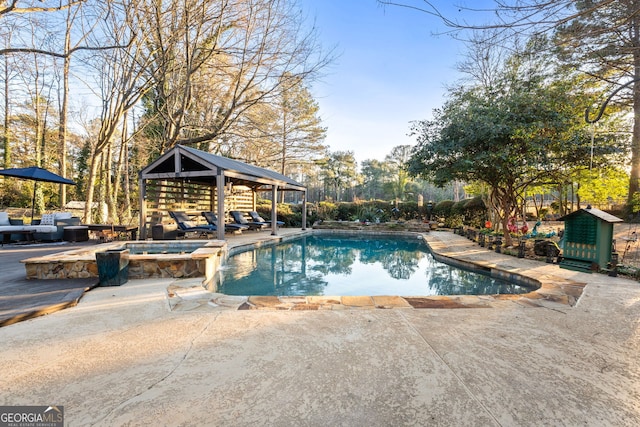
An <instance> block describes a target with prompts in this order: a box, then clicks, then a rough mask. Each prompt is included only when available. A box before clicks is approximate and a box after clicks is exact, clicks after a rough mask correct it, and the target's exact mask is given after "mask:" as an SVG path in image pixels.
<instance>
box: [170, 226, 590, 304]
mask: <svg viewBox="0 0 640 427" xmlns="http://www.w3.org/2000/svg"><path fill="white" fill-rule="evenodd" d="M315 233H317V234H328V233H331V234H363V233H367V232H366V231H365V232H363V231H361V230H360V231H357V232H356V233H354V232H348V231H345V230H307V231H301V232H293V233H290V234H288V235H286V236H270V237H269V238H264V239H262V240H260V241H255V242H240V243H236V244H230V245H229V250H228V253H229V254H233V253H234V252H236V251H238V250H243V249H248V248H253V247H259V246H262V245H265V244H274V243H278V242H281V241H286V240H289V239H293V238H296V237H299V236H301V235H305V234H315ZM367 234H372V235H381V234H387V235H409V236H418V235H420V236H422V238H423V239H425V241H426V242H427V244H428V246H429V248H430V250H431V252H432V254H433V255H434V257H435V258H436V259H437V260H438V261H441V262H445V263H447V264H451V265H454V266H456V267H462V268H466V269H470V270H482V271H484V272H486V273H489V274H490V275H491V276H492V277H496V278H501V279H506V280H511V281H516V282H520V283H523V284H528V285H530V286H538V288H537V289H535V290H533V291H531V292H528V293H526V294H517V295H508V294H498V295H448V296H411V297H407V296H393V295H389V296H307V297H303V296H293V297H289V296H287V297H278V296H247V297H241V296H230V295H224V294H220V293H215V292H208V291H206V290H204V289H203V288H202V287H201V286H199V285H198V284H197V283H190V282H188V281H186V282H180V281H176V282H173V283H172V284H171V285H169V286H168V287H167V298H168V303H169V307H170V308H171V309H172V310H194V309H210V308H229V309H235V310H291V311H295V310H345V309H401V308H404V309H411V308H450V309H451V308H496V307H500V306H503V305H504V304H511V303H517V304H520V305H523V306H527V307H550V306H554V305H555V306H559V307H562V306H569V307H571V306H574V305H575V304H576V303H577V301H578V300H579V298H580V296H581V295H582V292H583V290H584V287H585V286H586V283H583V282H576V281H574V280H571V279H567V278H563V277H560V276H558V275H555V274H553V273H554V270H557V269H558V266H557V265H554V264H545V263H540V262H538V261H524V260H520V259H517V258H514V257H512V256H509V255H504V254H496V253H495V252H493V251H489V250H488V249H485V248H481V247H479V246H478V245H477V244H474V243H473V242H470V241H469V240H467V239H465V238H464V237H461V236H458V235H455V234H454V233H452V232H444V231H439V232H433V231H432V232H429V233H416V232H401V233H398V232H388V233H380V232H371V233H367ZM531 263H533V264H531Z"/></svg>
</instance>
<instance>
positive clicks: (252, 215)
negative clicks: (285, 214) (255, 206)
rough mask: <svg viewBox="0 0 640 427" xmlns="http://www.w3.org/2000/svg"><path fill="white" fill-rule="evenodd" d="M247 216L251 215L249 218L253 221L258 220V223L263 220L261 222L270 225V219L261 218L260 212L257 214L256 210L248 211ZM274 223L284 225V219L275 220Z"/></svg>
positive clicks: (279, 225)
mask: <svg viewBox="0 0 640 427" xmlns="http://www.w3.org/2000/svg"><path fill="white" fill-rule="evenodd" d="M249 216H250V217H251V220H252V221H253V222H258V223H259V222H263V223H265V224H267V226H271V221H268V220H266V219H264V218H262V217H261V216H260V214H258V212H256V211H250V212H249ZM276 225H277V226H278V227H282V226H283V225H284V221H276Z"/></svg>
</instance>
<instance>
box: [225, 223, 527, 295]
mask: <svg viewBox="0 0 640 427" xmlns="http://www.w3.org/2000/svg"><path fill="white" fill-rule="evenodd" d="M216 285H217V291H218V292H221V293H224V294H227V295H264V296H266V295H271V296H310V295H326V296H349V295H397V296H429V295H489V294H519V293H526V292H531V291H532V289H531V288H529V287H525V286H520V285H517V284H513V283H510V282H507V281H504V280H500V279H494V278H491V277H489V276H488V275H484V274H481V273H478V272H472V271H467V270H463V269H460V268H457V267H453V266H450V265H448V264H444V263H441V262H439V261H436V260H435V259H434V258H433V256H432V255H431V253H430V252H429V249H428V247H427V245H426V243H425V242H424V241H423V240H421V239H418V238H416V237H415V236H414V237H411V238H409V237H402V238H397V237H393V238H392V237H379V236H375V237H369V236H353V237H351V236H342V235H341V236H339V237H336V236H334V235H312V236H305V237H300V238H296V239H293V240H288V241H286V242H282V243H279V244H277V245H271V246H266V247H259V248H254V249H249V250H246V251H243V252H240V253H236V254H233V255H231V256H230V257H229V259H228V260H227V261H226V264H225V265H223V266H222V268H221V269H220V270H219V272H218V274H217V278H216Z"/></svg>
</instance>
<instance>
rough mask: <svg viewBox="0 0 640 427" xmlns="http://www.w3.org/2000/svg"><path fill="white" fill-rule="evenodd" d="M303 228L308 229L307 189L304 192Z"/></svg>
mask: <svg viewBox="0 0 640 427" xmlns="http://www.w3.org/2000/svg"><path fill="white" fill-rule="evenodd" d="M302 229H303V230H306V229H307V190H304V191H303V192H302Z"/></svg>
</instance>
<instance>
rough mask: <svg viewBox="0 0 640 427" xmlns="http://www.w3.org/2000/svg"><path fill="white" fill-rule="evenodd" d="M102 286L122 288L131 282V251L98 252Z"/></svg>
mask: <svg viewBox="0 0 640 427" xmlns="http://www.w3.org/2000/svg"><path fill="white" fill-rule="evenodd" d="M96 264H97V265H98V277H99V278H100V286H120V285H122V284H124V283H127V281H128V280H129V249H124V248H119V249H109V250H106V251H104V252H96Z"/></svg>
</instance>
